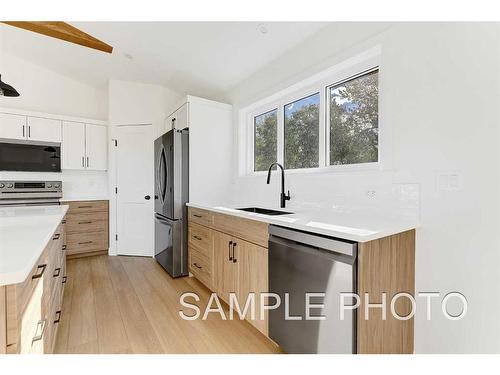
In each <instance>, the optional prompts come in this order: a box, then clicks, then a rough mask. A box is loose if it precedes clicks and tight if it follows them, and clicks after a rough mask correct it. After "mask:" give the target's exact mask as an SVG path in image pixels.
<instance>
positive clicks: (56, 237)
mask: <svg viewBox="0 0 500 375" xmlns="http://www.w3.org/2000/svg"><path fill="white" fill-rule="evenodd" d="M60 237H61V233H56V234H54V237H52V239H53V240H54V241H55V240H58V239H59V238H60Z"/></svg>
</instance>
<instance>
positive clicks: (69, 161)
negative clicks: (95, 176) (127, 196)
mask: <svg viewBox="0 0 500 375" xmlns="http://www.w3.org/2000/svg"><path fill="white" fill-rule="evenodd" d="M62 137H63V138H62V146H61V149H62V150H61V155H62V165H61V168H62V169H86V170H95V171H105V170H107V169H108V128H107V127H106V126H103V125H93V124H83V123H81V122H72V121H64V122H63V135H62Z"/></svg>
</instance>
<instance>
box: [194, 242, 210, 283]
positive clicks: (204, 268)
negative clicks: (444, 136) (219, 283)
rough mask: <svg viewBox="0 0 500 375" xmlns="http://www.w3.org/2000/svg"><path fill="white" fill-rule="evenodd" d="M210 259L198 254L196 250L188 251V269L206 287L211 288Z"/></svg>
mask: <svg viewBox="0 0 500 375" xmlns="http://www.w3.org/2000/svg"><path fill="white" fill-rule="evenodd" d="M210 263H211V262H210V260H208V259H207V258H205V257H204V256H200V255H199V253H198V252H197V251H191V252H190V253H189V271H190V272H191V273H192V274H193V275H194V276H195V277H196V278H197V279H198V280H200V281H201V282H202V283H203V284H205V285H206V286H207V287H208V288H212V270H211V268H212V267H211V264H210Z"/></svg>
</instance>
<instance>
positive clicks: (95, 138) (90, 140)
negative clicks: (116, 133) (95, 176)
mask: <svg viewBox="0 0 500 375" xmlns="http://www.w3.org/2000/svg"><path fill="white" fill-rule="evenodd" d="M85 143H86V156H87V159H86V166H87V169H90V170H94V171H105V170H107V169H108V128H107V127H106V126H102V125H92V124H86V125H85Z"/></svg>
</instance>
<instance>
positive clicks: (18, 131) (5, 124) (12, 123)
mask: <svg viewBox="0 0 500 375" xmlns="http://www.w3.org/2000/svg"><path fill="white" fill-rule="evenodd" d="M0 138H8V139H26V116H20V115H11V114H10V113H0Z"/></svg>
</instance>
